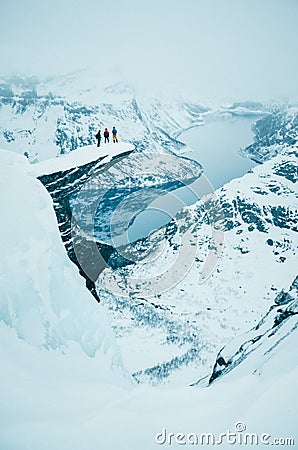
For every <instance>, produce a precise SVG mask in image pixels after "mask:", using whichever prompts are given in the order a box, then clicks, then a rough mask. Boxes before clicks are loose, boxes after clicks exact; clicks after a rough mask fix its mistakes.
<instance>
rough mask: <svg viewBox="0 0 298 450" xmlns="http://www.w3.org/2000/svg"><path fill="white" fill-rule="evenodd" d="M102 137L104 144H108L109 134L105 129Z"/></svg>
mask: <svg viewBox="0 0 298 450" xmlns="http://www.w3.org/2000/svg"><path fill="white" fill-rule="evenodd" d="M103 135H104V138H105V143H106V142H110V139H109V136H110V133H109V130H108V129H107V128H105V130H104V132H103Z"/></svg>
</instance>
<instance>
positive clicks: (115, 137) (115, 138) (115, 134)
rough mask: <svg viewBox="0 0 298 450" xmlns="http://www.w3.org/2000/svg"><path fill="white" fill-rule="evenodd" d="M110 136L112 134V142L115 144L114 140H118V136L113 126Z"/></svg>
mask: <svg viewBox="0 0 298 450" xmlns="http://www.w3.org/2000/svg"><path fill="white" fill-rule="evenodd" d="M112 136H113V142H114V144H115V142H118V138H117V130H116V128H115V127H113V129H112Z"/></svg>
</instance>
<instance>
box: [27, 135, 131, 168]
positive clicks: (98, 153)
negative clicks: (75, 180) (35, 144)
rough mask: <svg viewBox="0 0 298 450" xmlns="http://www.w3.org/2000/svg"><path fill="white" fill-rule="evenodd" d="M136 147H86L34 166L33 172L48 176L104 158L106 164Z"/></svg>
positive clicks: (112, 145) (111, 144)
mask: <svg viewBox="0 0 298 450" xmlns="http://www.w3.org/2000/svg"><path fill="white" fill-rule="evenodd" d="M133 149H134V146H133V145H132V144H128V143H125V142H121V143H118V144H113V143H110V144H102V145H101V147H97V146H96V145H86V146H84V147H80V148H78V149H77V150H73V151H72V152H70V153H66V154H64V155H61V156H59V157H57V158H50V159H47V160H45V161H42V162H39V163H36V164H32V170H33V172H34V173H35V175H36V176H40V175H48V174H51V173H55V172H60V171H66V170H70V169H72V168H74V167H79V166H82V165H85V164H88V163H90V162H92V161H96V160H97V159H99V158H102V160H101V163H102V164H106V163H107V162H109V161H110V160H111V159H112V158H113V157H115V156H118V155H121V154H122V153H126V152H129V151H132V150H133Z"/></svg>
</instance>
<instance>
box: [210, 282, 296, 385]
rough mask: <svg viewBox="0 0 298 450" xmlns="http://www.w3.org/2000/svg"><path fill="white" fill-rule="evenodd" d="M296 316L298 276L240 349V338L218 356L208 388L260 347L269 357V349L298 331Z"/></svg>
mask: <svg viewBox="0 0 298 450" xmlns="http://www.w3.org/2000/svg"><path fill="white" fill-rule="evenodd" d="M297 315H298V276H297V277H296V278H295V279H294V281H293V283H292V284H291V286H290V288H289V290H288V291H284V290H282V291H281V292H279V293H278V295H277V296H276V298H275V304H274V305H272V306H271V307H270V309H269V311H268V313H267V314H266V315H265V316H264V317H263V319H262V320H261V321H260V322H259V323H258V324H257V325H256V327H254V328H253V329H252V330H250V331H249V332H248V333H246V334H245V335H243V339H242V340H241V344H240V345H239V338H238V339H237V342H236V343H235V344H234V345H233V343H232V344H230V345H228V346H226V347H224V348H222V349H221V351H220V352H219V354H218V355H217V358H216V362H215V365H214V367H213V371H212V374H211V376H210V379H209V384H211V383H213V382H214V381H215V380H216V379H218V378H220V377H222V376H223V375H225V374H226V373H228V372H230V371H231V370H232V369H234V368H235V367H237V366H238V365H239V364H241V363H242V362H243V361H244V360H245V359H246V358H248V357H249V355H250V354H251V353H252V352H254V351H255V350H257V349H259V348H260V347H262V346H264V348H265V349H266V350H265V353H266V354H268V353H270V349H272V348H274V347H275V346H276V345H278V344H279V342H281V341H282V340H283V339H284V338H285V337H286V336H287V335H289V334H290V333H292V332H294V330H296V329H297V327H298V320H297ZM288 321H291V324H290V331H289V327H285V324H286V323H288ZM283 327H284V329H283ZM268 345H269V349H268ZM265 353H264V355H265Z"/></svg>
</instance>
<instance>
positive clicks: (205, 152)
mask: <svg viewBox="0 0 298 450" xmlns="http://www.w3.org/2000/svg"><path fill="white" fill-rule="evenodd" d="M258 118H259V117H258V116H240V117H239V116H238V117H231V116H229V117H227V118H219V119H217V120H212V121H211V120H210V121H209V122H207V123H205V124H203V125H201V126H197V127H194V128H191V129H188V130H186V131H184V132H183V133H182V134H180V136H179V140H180V141H182V142H184V143H185V144H187V146H188V147H190V148H191V150H189V151H188V152H186V153H184V154H183V156H184V157H188V158H191V159H194V160H196V161H197V162H199V163H200V164H201V165H202V167H203V170H204V174H205V176H206V177H207V179H208V181H209V182H210V183H211V185H212V186H213V188H214V189H218V188H220V187H221V186H223V185H224V184H226V183H228V182H229V181H231V180H232V179H234V178H238V177H241V176H242V175H244V174H245V173H246V172H248V171H249V170H250V169H252V168H253V167H254V166H255V165H256V163H255V162H254V161H252V160H250V159H248V158H246V157H245V156H242V155H241V154H240V150H241V149H243V148H245V147H246V146H248V145H249V144H251V143H252V142H253V136H254V134H253V132H252V130H251V127H252V125H253V123H254V122H255V121H256V120H257V119H258ZM174 197H176V199H174ZM179 200H180V201H179ZM198 200H199V198H198V196H197V194H196V193H195V192H194V191H193V190H192V185H190V186H189V187H187V186H186V187H182V188H179V189H176V190H175V191H174V192H172V193H169V194H167V195H163V196H161V197H160V199H158V200H155V201H154V202H153V203H152V204H151V205H149V207H148V208H146V209H145V210H144V211H140V213H139V214H138V215H137V217H136V218H135V220H134V222H133V223H132V225H131V226H130V227H129V229H128V239H129V241H130V242H133V241H135V240H137V239H140V238H142V237H145V236H148V234H150V232H152V231H153V230H156V229H158V228H160V227H161V226H164V225H166V224H167V223H168V222H169V221H170V220H171V217H173V215H175V209H176V213H177V212H178V211H179V210H180V209H181V207H182V206H185V205H191V204H193V203H195V202H196V201H198ZM173 203H175V205H176V206H174V205H173ZM181 205H182V206H181Z"/></svg>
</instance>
